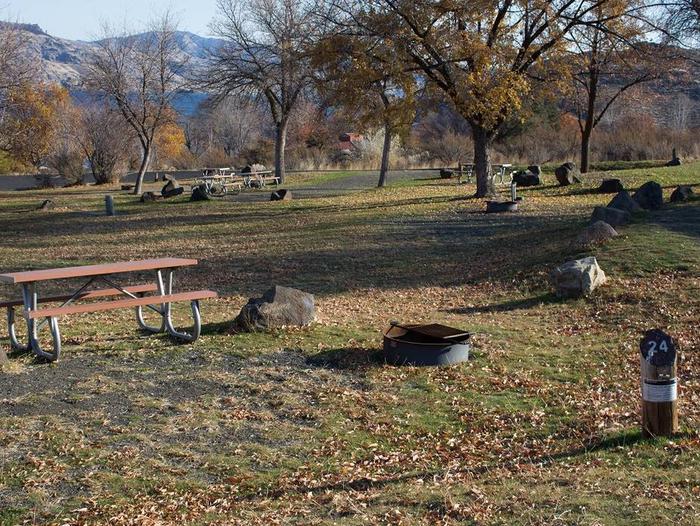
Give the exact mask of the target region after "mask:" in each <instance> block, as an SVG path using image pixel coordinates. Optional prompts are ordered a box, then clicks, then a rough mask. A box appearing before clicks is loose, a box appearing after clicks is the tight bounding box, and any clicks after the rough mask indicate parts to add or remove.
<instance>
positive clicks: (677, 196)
mask: <svg viewBox="0 0 700 526" xmlns="http://www.w3.org/2000/svg"><path fill="white" fill-rule="evenodd" d="M694 195H695V192H693V187H692V186H690V185H689V184H682V185H680V186H679V187H678V188H676V189H675V190H674V191H673V193H672V194H671V202H672V203H682V202H683V201H690V199H691V198H692V197H693V196H694Z"/></svg>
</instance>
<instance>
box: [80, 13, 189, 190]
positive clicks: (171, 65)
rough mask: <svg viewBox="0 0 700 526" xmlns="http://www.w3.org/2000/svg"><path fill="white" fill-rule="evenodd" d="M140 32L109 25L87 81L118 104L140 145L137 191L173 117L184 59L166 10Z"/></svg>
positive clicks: (90, 68) (89, 70) (91, 65)
mask: <svg viewBox="0 0 700 526" xmlns="http://www.w3.org/2000/svg"><path fill="white" fill-rule="evenodd" d="M148 29H149V31H148V32H146V33H144V34H140V35H128V34H125V33H124V34H121V35H115V34H114V32H112V31H110V30H109V29H108V28H107V29H106V30H105V38H103V39H102V40H100V41H99V42H98V50H97V52H96V53H95V54H94V55H93V56H92V57H91V61H90V63H89V65H88V73H87V76H86V84H87V85H88V86H89V87H90V88H92V89H94V90H95V91H96V92H98V93H100V94H102V95H104V96H105V97H106V98H107V100H108V101H110V102H111V103H112V104H114V105H115V107H116V108H118V110H119V112H120V113H121V115H122V117H123V119H124V120H125V122H126V123H127V124H128V125H129V126H130V127H131V129H132V130H133V131H134V133H135V135H136V137H137V139H138V141H139V144H140V145H141V149H142V158H141V166H140V167H139V171H138V177H137V179H136V186H135V189H134V193H135V194H137V195H138V194H140V193H141V191H142V189H143V179H144V175H145V174H146V170H148V166H149V163H150V161H151V158H152V155H153V149H154V142H155V138H156V134H157V132H158V130H159V129H161V128H162V127H163V126H165V125H166V124H170V123H172V122H173V116H174V113H173V112H172V111H171V106H172V101H173V98H174V96H175V95H176V94H177V92H178V88H179V87H180V84H181V79H182V73H183V71H182V70H183V67H184V66H185V63H186V60H184V59H182V57H181V55H180V54H179V53H178V49H177V43H176V24H175V23H174V21H173V19H172V16H171V15H170V13H168V12H166V13H165V14H163V15H162V16H161V17H160V18H159V19H158V20H156V21H154V22H152V23H151V24H150V26H149V28H148Z"/></svg>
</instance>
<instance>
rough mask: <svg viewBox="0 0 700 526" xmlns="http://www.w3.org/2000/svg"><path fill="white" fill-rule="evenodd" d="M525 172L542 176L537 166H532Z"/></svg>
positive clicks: (540, 169)
mask: <svg viewBox="0 0 700 526" xmlns="http://www.w3.org/2000/svg"><path fill="white" fill-rule="evenodd" d="M527 171H528V172H530V173H531V174H535V175H537V176H540V175H542V168H541V167H540V165H539V164H533V165H530V166H528V167H527Z"/></svg>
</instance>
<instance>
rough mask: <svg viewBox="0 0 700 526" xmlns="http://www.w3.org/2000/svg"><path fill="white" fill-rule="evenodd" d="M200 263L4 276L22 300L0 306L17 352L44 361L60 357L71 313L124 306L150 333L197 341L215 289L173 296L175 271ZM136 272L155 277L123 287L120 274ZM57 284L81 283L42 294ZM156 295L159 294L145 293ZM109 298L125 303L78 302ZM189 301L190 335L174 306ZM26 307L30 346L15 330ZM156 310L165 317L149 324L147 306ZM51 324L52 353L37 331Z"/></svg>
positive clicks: (0, 277) (165, 261) (171, 261)
mask: <svg viewBox="0 0 700 526" xmlns="http://www.w3.org/2000/svg"><path fill="white" fill-rule="evenodd" d="M196 264H197V260H196V259H183V258H159V259H144V260H140V261H124V262H118V263H107V264H101V265H87V266H79V267H63V268H51V269H44V270H30V271H24V272H13V273H9V274H0V283H9V284H13V285H20V286H21V287H22V299H18V300H9V301H4V302H0V308H2V307H4V308H6V309H7V326H8V333H9V336H10V344H11V345H12V348H13V350H17V351H25V352H26V351H29V350H31V351H33V352H34V353H35V354H36V355H37V356H39V357H40V358H44V359H47V360H49V361H55V360H57V359H58V357H59V355H60V354H61V333H60V330H59V326H58V318H59V317H61V316H65V315H69V314H78V313H90V312H98V311H106V310H113V309H120V308H134V309H135V310H136V321H137V322H138V324H139V325H140V326H141V327H142V328H143V329H144V330H145V331H147V332H149V333H152V334H156V333H160V332H167V333H168V334H170V335H171V336H172V337H173V338H175V339H176V340H179V341H183V342H193V341H195V340H196V339H197V338H198V337H199V334H200V331H201V325H202V321H201V315H200V311H199V300H202V299H207V298H215V297H217V294H216V292H214V291H211V290H197V291H189V292H178V293H176V292H173V285H174V273H175V271H176V270H177V269H179V268H182V267H186V266H192V265H196ZM135 272H154V274H155V279H154V280H153V281H150V280H149V281H147V282H146V283H142V284H139V285H131V286H123V285H121V284H120V278H119V276H118V275H122V274H133V273H135ZM56 280H81V282H82V284H80V285H79V286H78V287H77V288H75V289H73V290H71V291H69V292H68V293H66V294H59V295H50V296H41V295H40V294H39V285H40V284H42V283H45V282H49V281H52V282H54V281H56ZM100 282H101V283H104V284H106V285H107V287H108V288H103V289H94V288H93V285H94V284H95V283H100ZM149 292H155V295H145V294H146V293H149ZM111 296H124V298H122V299H118V300H110V301H99V302H94V301H93V302H90V303H75V302H76V301H78V300H94V299H97V298H107V297H111ZM182 301H189V302H190V304H191V309H192V318H193V321H194V324H193V326H192V328H191V330H190V331H189V332H180V331H178V330H177V329H176V328H175V327H174V325H173V321H172V316H171V306H172V304H173V303H176V302H182ZM44 303H59V304H60V305H59V306H48V307H41V308H40V307H39V305H40V304H44ZM19 306H23V307H24V309H23V311H22V315H23V317H24V318H25V320H26V323H27V340H28V341H27V344H22V343H20V342H19V340H18V338H17V332H16V329H15V307H19ZM144 307H146V308H148V309H150V310H152V311H154V312H157V313H158V314H159V315H160V317H161V324H160V325H159V326H151V325H148V324H147V323H146V321H145V320H144V317H143V308H144ZM46 324H48V326H49V329H50V333H51V337H52V343H53V349H52V350H51V351H47V350H44V349H42V346H41V344H40V342H39V330H40V329H41V328H42V327H44V326H45V325H46Z"/></svg>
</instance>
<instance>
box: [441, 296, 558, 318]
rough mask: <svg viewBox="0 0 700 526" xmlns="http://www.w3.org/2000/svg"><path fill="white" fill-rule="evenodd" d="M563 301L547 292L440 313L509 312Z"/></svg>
mask: <svg viewBox="0 0 700 526" xmlns="http://www.w3.org/2000/svg"><path fill="white" fill-rule="evenodd" d="M563 301H564V300H562V299H561V298H559V297H558V296H557V295H556V294H554V293H553V292H547V293H544V294H540V295H539V296H533V297H531V298H522V299H517V300H510V301H505V302H503V303H496V304H492V305H478V306H475V307H458V308H454V309H446V310H443V311H442V312H449V313H452V314H482V313H489V312H511V311H515V310H524V309H531V308H532V307H537V306H541V305H551V304H554V303H562V302H563Z"/></svg>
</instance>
